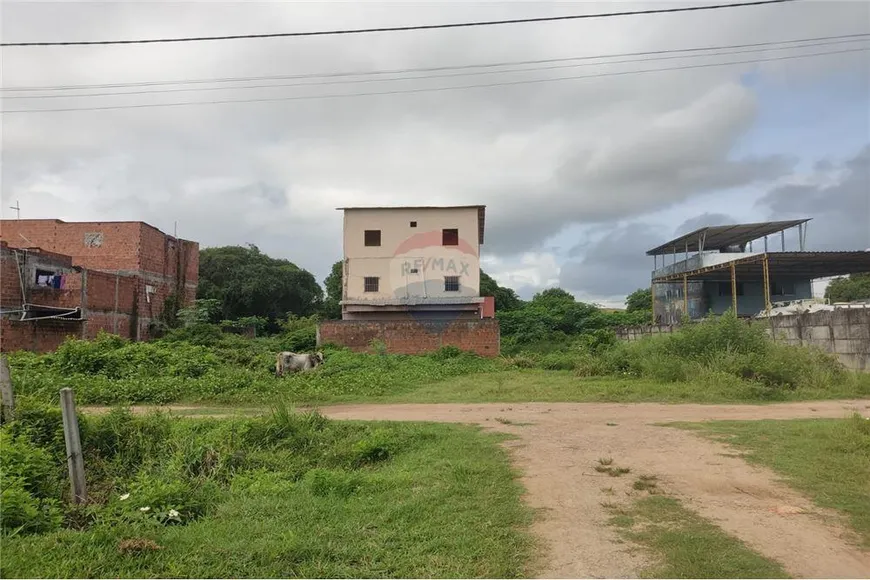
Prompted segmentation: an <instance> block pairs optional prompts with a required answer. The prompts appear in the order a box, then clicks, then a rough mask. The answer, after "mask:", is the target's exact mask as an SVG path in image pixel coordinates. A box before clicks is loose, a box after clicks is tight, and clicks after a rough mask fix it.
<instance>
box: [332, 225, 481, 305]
mask: <svg viewBox="0 0 870 580" xmlns="http://www.w3.org/2000/svg"><path fill="white" fill-rule="evenodd" d="M411 222H416V226H415V227H412V226H411ZM445 228H455V229H458V230H459V245H457V246H444V245H442V229H445ZM365 230H380V232H381V245H380V246H366V245H365ZM478 242H479V238H478V210H477V209H476V208H425V209H423V208H418V209H414V208H409V209H353V210H345V213H344V256H345V261H344V288H343V292H342V294H343V299H344V300H389V299H393V298H406V297H408V296H419V297H456V296H479V293H480V260H479V257H480V244H479V243H478ZM415 270H416V271H415ZM367 276H370V277H377V278H379V288H378V292H366V291H365V285H364V279H365V277H367ZM445 276H459V283H460V289H459V291H458V292H455V291H445V289H444V277H445Z"/></svg>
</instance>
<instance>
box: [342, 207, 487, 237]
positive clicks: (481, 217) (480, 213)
mask: <svg viewBox="0 0 870 580" xmlns="http://www.w3.org/2000/svg"><path fill="white" fill-rule="evenodd" d="M335 209H337V210H339V211H349V210H350V211H352V210H359V209H376V210H382V209H477V229H478V232H477V243H478V244H480V245H481V246H482V245H483V231H484V228H485V226H486V206H485V205H379V206H354V207H337V208H335Z"/></svg>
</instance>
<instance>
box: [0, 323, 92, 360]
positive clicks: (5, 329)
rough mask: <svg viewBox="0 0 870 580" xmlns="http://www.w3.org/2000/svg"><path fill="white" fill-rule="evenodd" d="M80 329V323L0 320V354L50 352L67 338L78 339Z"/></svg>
mask: <svg viewBox="0 0 870 580" xmlns="http://www.w3.org/2000/svg"><path fill="white" fill-rule="evenodd" d="M81 328H82V323H81V321H72V320H69V321H59V320H39V321H35V322H16V321H15V320H13V319H9V318H0V352H12V351H16V350H30V351H33V352H51V351H53V350H55V349H57V347H59V346H60V345H61V344H63V342H64V341H65V340H66V339H67V337H75V338H78V337H79V336H80V335H81Z"/></svg>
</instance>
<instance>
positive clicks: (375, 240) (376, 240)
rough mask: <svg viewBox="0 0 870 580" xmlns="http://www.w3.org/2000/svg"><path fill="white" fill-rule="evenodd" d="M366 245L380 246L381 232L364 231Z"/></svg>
mask: <svg viewBox="0 0 870 580" xmlns="http://www.w3.org/2000/svg"><path fill="white" fill-rule="evenodd" d="M365 235H366V245H367V246H380V245H381V230H366V234H365Z"/></svg>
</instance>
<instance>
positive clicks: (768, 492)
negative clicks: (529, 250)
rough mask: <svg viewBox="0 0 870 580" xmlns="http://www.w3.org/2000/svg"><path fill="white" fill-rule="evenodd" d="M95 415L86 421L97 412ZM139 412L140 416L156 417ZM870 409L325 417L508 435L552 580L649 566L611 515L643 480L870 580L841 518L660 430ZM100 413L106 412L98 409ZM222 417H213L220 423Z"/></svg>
mask: <svg viewBox="0 0 870 580" xmlns="http://www.w3.org/2000/svg"><path fill="white" fill-rule="evenodd" d="M92 409H93V408H89V409H86V412H91V411H92ZM148 409H149V408H143V407H138V408H135V409H134V411H136V412H142V411H147V410H148ZM164 409H170V410H172V411H173V412H174V413H178V414H191V413H195V414H196V415H197V416H228V415H232V414H233V410H231V409H226V410H223V409H215V408H210V409H208V410H207V411H203V408H201V407H192V406H185V407H175V406H172V407H164ZM868 409H870V401H864V400H857V401H855V400H853V401H826V402H818V401H814V402H812V403H788V404H778V405H765V406H753V405H660V404H646V403H642V404H597V403H542V404H537V403H528V404H512V405H511V406H509V407H508V406H505V405H504V404H497V403H496V404H476V405H465V404H431V405H342V406H333V407H324V408H321V409H320V411H321V412H322V413H323V414H324V415H326V416H328V417H331V418H334V419H360V420H387V421H437V422H456V423H471V424H478V425H481V426H482V427H484V428H485V429H490V430H494V431H501V432H508V433H512V434H514V435H516V436H517V437H518V439H516V440H514V441H510V442H508V443H506V447H507V448H508V449H509V451H510V453H511V455H512V457H513V458H514V461H515V463H516V465H517V467H519V468H520V469H521V471H522V473H523V475H522V483H523V484H524V485H525V487H526V490H527V496H526V501H527V502H528V503H529V505H530V506H531V507H533V508H536V509H538V510H539V511H540V514H541V516H540V517H539V519H538V521H537V522H536V523H535V524H534V526H533V531H534V532H535V533H536V534H537V535H538V536H539V537H540V538H541V540H543V542H544V544H545V547H546V548H547V553H546V555H545V557H544V558H543V559H544V561H545V564H544V565H543V568H542V569H541V570H540V575H541V576H542V577H547V578H636V577H637V576H638V574H639V572H640V571H641V570H642V568H643V567H644V566H645V565H646V564H647V563H648V562H647V561H646V560H645V556H644V555H643V554H642V553H641V552H640V551H638V550H637V549H635V548H634V547H633V546H631V545H628V544H625V543H623V542H622V541H621V540H620V539H619V537H618V535H617V533H616V531H615V530H614V529H613V527H611V526H608V525H607V521H608V519H609V517H610V516H611V514H610V513H609V512H608V509H607V507H606V506H608V505H612V504H613V503H614V502H617V503H618V502H625V501H627V500H630V499H631V498H632V497H633V496H634V495H635V494H639V493H646V491H644V490H636V489H634V484H635V482H636V481H637V479H638V475H640V474H645V475H646V476H648V477H651V476H655V478H656V479H655V482H656V485H657V487H658V488H659V489H661V490H662V492H663V493H669V494H671V495H673V496H675V497H677V498H678V499H680V500H681V501H682V502H683V503H684V505H685V506H686V507H687V508H689V509H692V510H694V511H696V512H697V513H699V514H700V515H701V516H703V517H706V518H708V519H709V520H711V521H712V522H714V523H716V524H717V525H719V526H720V527H722V529H724V530H725V531H726V532H728V533H730V534H732V535H734V536H736V537H737V538H740V539H741V540H743V541H744V542H746V544H748V545H749V546H750V547H752V548H754V549H755V550H757V551H758V552H760V553H761V554H763V555H765V556H767V557H769V558H772V559H774V560H777V561H779V562H780V563H782V565H783V566H784V567H785V569H786V570H787V571H788V573H789V574H791V575H792V576H795V577H803V578H870V554H868V553H867V552H864V551H862V550H860V549H859V548H857V547H856V546H855V545H854V544H853V543H851V541H850V539H851V537H852V535H851V533H850V532H849V531H848V530H846V529H845V528H844V527H842V526H840V525H839V524H838V523H837V522H839V521H840V518H839V517H838V516H837V515H836V514H832V513H830V512H823V510H821V509H820V508H818V507H816V506H815V505H814V504H813V503H812V502H811V501H810V500H808V499H807V498H805V497H804V496H802V495H800V494H798V493H797V492H796V491H794V490H792V489H791V488H789V487H788V486H786V485H785V484H783V483H782V482H780V481H779V479H778V477H777V476H776V474H774V473H773V472H771V471H770V470H767V469H764V468H761V467H756V466H752V465H750V464H748V463H746V462H745V461H744V460H743V459H741V458H740V455H739V454H737V453H735V452H733V451H732V450H729V449H728V448H727V447H726V446H725V445H724V444H722V443H717V442H713V441H710V440H707V439H703V438H701V437H700V436H698V435H695V434H693V433H691V432H688V431H684V430H679V429H671V428H663V427H660V426H656V424H661V423H666V422H670V421H707V420H754V419H796V418H811V417H829V418H841V417H846V416H848V415H849V414H851V413H852V412H854V411H858V412H861V413H862V414H864V415H867V414H868V411H867V410H868ZM98 411H99V409H98ZM212 411H213V412H212ZM602 458H608V459H612V464H609V465H608V466H607V467H609V466H610V465H613V466H618V467H624V468H629V469H630V470H631V471H630V472H629V473H623V474H619V475H617V476H614V475H613V474H612V473H610V472H606V471H605V472H602V471H599V470H596V466H598V467H599V468H600V467H601V466H602V462H601V461H600V460H601V459H602Z"/></svg>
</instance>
